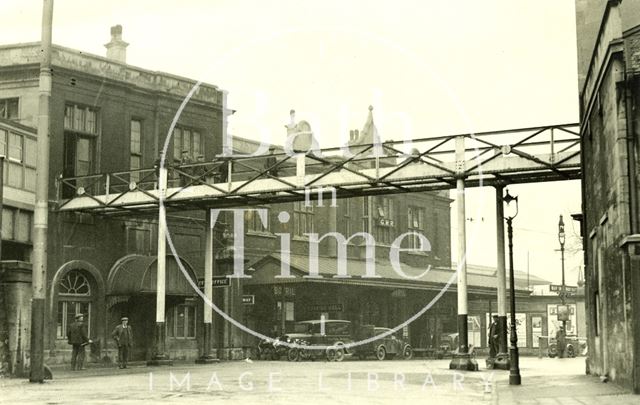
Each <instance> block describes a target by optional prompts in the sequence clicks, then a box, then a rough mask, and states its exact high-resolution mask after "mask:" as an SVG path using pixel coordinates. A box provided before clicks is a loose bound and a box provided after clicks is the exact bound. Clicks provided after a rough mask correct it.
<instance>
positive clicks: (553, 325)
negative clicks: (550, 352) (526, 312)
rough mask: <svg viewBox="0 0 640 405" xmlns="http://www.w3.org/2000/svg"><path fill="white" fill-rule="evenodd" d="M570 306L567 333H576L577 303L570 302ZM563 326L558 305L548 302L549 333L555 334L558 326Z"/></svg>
mask: <svg viewBox="0 0 640 405" xmlns="http://www.w3.org/2000/svg"><path fill="white" fill-rule="evenodd" d="M567 306H568V307H569V319H568V320H567V335H573V334H576V328H575V325H576V321H577V320H578V318H577V316H576V305H575V304H568V305H567ZM560 326H562V321H559V320H558V305H557V304H547V328H548V329H547V333H548V335H549V336H555V335H556V332H557V331H558V328H559V327H560Z"/></svg>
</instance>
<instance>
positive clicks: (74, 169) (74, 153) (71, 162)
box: [63, 105, 98, 197]
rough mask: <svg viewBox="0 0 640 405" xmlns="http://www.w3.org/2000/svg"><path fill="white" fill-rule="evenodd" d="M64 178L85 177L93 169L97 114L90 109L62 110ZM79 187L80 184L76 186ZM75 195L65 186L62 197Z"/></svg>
mask: <svg viewBox="0 0 640 405" xmlns="http://www.w3.org/2000/svg"><path fill="white" fill-rule="evenodd" d="M64 129H65V132H64V169H63V176H64V177H76V176H86V175H88V174H91V173H92V172H93V171H95V170H96V169H97V168H96V167H95V166H96V165H95V147H96V146H95V145H96V138H97V136H98V112H97V110H96V109H93V108H90V107H81V106H78V105H67V106H66V107H65V110H64ZM78 186H80V184H78ZM74 193H75V190H73V189H72V187H70V186H68V185H67V186H65V188H64V190H63V195H64V196H65V197H68V196H70V195H72V194H74Z"/></svg>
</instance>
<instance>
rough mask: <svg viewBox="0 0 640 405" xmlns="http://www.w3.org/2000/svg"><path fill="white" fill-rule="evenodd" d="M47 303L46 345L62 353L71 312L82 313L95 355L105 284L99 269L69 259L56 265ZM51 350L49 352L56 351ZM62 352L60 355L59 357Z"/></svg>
mask: <svg viewBox="0 0 640 405" xmlns="http://www.w3.org/2000/svg"><path fill="white" fill-rule="evenodd" d="M50 294H51V296H50V300H49V302H50V306H49V320H48V322H49V328H48V330H49V331H51V332H50V336H49V338H50V342H51V345H50V347H51V348H52V349H57V350H58V351H59V350H62V352H63V353H66V351H67V350H70V346H69V345H68V344H67V330H68V328H69V325H70V324H71V323H73V321H74V319H75V315H76V314H78V313H82V314H84V316H85V323H86V324H87V333H88V336H89V337H90V338H92V339H93V340H94V341H95V343H96V344H95V345H94V346H93V348H94V349H96V350H94V352H93V354H94V355H95V356H98V357H99V356H100V348H101V347H102V343H103V342H104V340H105V330H104V320H105V310H104V308H105V306H104V300H105V287H104V280H103V277H102V274H101V273H100V271H99V270H98V269H97V268H96V267H95V266H93V265H92V264H91V263H88V262H85V261H83V260H73V261H70V262H67V263H65V264H64V265H62V266H60V268H59V269H58V270H57V271H56V274H55V275H54V277H53V280H52V288H51V292H50ZM57 350H54V351H53V353H52V354H56V351H57ZM65 356H66V354H64V355H63V360H64V358H65Z"/></svg>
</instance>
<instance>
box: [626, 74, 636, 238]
mask: <svg viewBox="0 0 640 405" xmlns="http://www.w3.org/2000/svg"><path fill="white" fill-rule="evenodd" d="M631 85H632V83H631V80H630V77H629V74H628V72H627V67H626V66H625V67H624V103H625V104H624V109H625V117H626V124H627V170H628V171H629V173H628V176H627V177H628V179H629V180H628V181H629V233H630V234H635V233H637V232H638V223H637V221H638V211H637V210H638V199H637V187H636V181H635V173H636V162H635V144H634V136H635V133H634V132H635V131H634V129H635V128H634V120H633V119H632V118H631V106H632V105H633V92H632V91H631V90H630V89H629V87H630V86H631Z"/></svg>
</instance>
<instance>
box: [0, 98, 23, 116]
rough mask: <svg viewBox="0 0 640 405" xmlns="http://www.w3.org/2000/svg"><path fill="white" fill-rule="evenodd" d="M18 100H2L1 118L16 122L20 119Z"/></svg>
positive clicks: (0, 101) (0, 107)
mask: <svg viewBox="0 0 640 405" xmlns="http://www.w3.org/2000/svg"><path fill="white" fill-rule="evenodd" d="M19 111H20V110H19V108H18V98H17V97H14V98H3V99H0V118H5V119H8V120H16V119H18V118H20V117H19V115H20V114H19Z"/></svg>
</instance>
